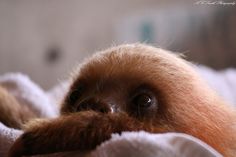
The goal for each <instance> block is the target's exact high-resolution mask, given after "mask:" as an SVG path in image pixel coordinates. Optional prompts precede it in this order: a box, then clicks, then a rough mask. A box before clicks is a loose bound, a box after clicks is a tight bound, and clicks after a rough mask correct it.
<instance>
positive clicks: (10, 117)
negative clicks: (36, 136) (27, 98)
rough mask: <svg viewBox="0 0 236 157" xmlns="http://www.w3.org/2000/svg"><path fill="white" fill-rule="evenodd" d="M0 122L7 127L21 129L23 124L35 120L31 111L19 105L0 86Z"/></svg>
mask: <svg viewBox="0 0 236 157" xmlns="http://www.w3.org/2000/svg"><path fill="white" fill-rule="evenodd" d="M0 111H1V114H0V122H2V123H3V124H5V125H6V126H8V127H11V128H15V129H22V128H23V125H24V123H26V122H28V121H29V120H30V119H33V118H35V115H34V114H33V112H32V111H30V110H29V108H27V107H26V106H23V105H20V103H19V102H18V101H17V100H16V98H15V97H14V96H12V95H11V94H10V93H9V92H8V91H7V90H6V89H5V88H4V87H2V86H1V85H0Z"/></svg>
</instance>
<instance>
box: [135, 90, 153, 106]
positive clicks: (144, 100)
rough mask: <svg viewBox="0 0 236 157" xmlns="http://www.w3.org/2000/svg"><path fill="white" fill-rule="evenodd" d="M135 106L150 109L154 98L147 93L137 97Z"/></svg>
mask: <svg viewBox="0 0 236 157" xmlns="http://www.w3.org/2000/svg"><path fill="white" fill-rule="evenodd" d="M132 102H133V105H135V106H136V107H140V108H148V107H150V106H151V105H152V103H153V100H152V97H151V96H150V95H148V94H146V93H141V94H138V95H136V96H135V97H134V98H133V100H132Z"/></svg>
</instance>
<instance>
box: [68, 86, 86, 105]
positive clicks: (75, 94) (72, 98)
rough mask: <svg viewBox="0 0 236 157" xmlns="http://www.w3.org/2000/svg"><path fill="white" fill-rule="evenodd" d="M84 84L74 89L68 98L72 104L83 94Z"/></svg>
mask: <svg viewBox="0 0 236 157" xmlns="http://www.w3.org/2000/svg"><path fill="white" fill-rule="evenodd" d="M83 88H84V87H83V86H82V85H80V86H78V87H77V88H76V89H74V90H72V91H71V92H70V94H69V96H68V98H67V100H68V102H69V104H70V105H74V104H75V103H76V102H77V100H78V99H79V97H80V96H81V95H82V91H83Z"/></svg>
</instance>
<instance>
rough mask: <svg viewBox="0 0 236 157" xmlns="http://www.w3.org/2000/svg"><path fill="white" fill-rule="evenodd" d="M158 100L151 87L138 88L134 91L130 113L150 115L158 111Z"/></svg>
mask: <svg viewBox="0 0 236 157" xmlns="http://www.w3.org/2000/svg"><path fill="white" fill-rule="evenodd" d="M158 105H159V104H158V100H157V97H156V95H155V93H154V92H153V91H152V90H151V89H149V88H144V87H141V88H138V89H136V90H135V91H133V92H132V95H131V99H130V109H131V110H130V113H131V114H132V115H135V116H141V117H142V116H143V115H149V116H151V115H152V113H154V112H157V110H158Z"/></svg>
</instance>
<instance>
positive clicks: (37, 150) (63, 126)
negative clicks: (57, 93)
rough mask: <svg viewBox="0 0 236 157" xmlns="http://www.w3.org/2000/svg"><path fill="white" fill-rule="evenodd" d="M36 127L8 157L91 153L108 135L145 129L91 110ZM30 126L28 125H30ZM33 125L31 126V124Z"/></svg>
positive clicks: (126, 119) (117, 116)
mask: <svg viewBox="0 0 236 157" xmlns="http://www.w3.org/2000/svg"><path fill="white" fill-rule="evenodd" d="M43 123H44V125H40V124H36V126H34V127H30V129H29V130H27V129H26V132H25V133H24V134H23V135H21V137H20V138H19V139H17V141H16V142H15V143H14V145H13V146H12V148H11V150H10V153H9V157H20V156H23V155H37V154H48V153H55V152H65V151H73V150H81V151H86V150H91V149H93V148H95V147H96V146H97V145H99V144H101V143H102V142H103V141H105V140H107V139H109V138H110V137H111V134H112V133H121V132H122V131H131V130H132V131H136V130H140V129H142V128H146V129H148V130H149V131H152V128H149V127H148V126H147V124H146V125H145V127H144V125H143V123H142V122H138V121H137V120H134V119H133V118H131V117H129V116H128V115H127V114H125V113H119V114H109V113H108V114H101V113H97V112H93V111H84V112H79V113H74V114H70V115H66V116H62V117H60V118H57V119H54V120H47V121H43ZM31 125H32V124H31ZM33 125H35V124H33Z"/></svg>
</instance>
